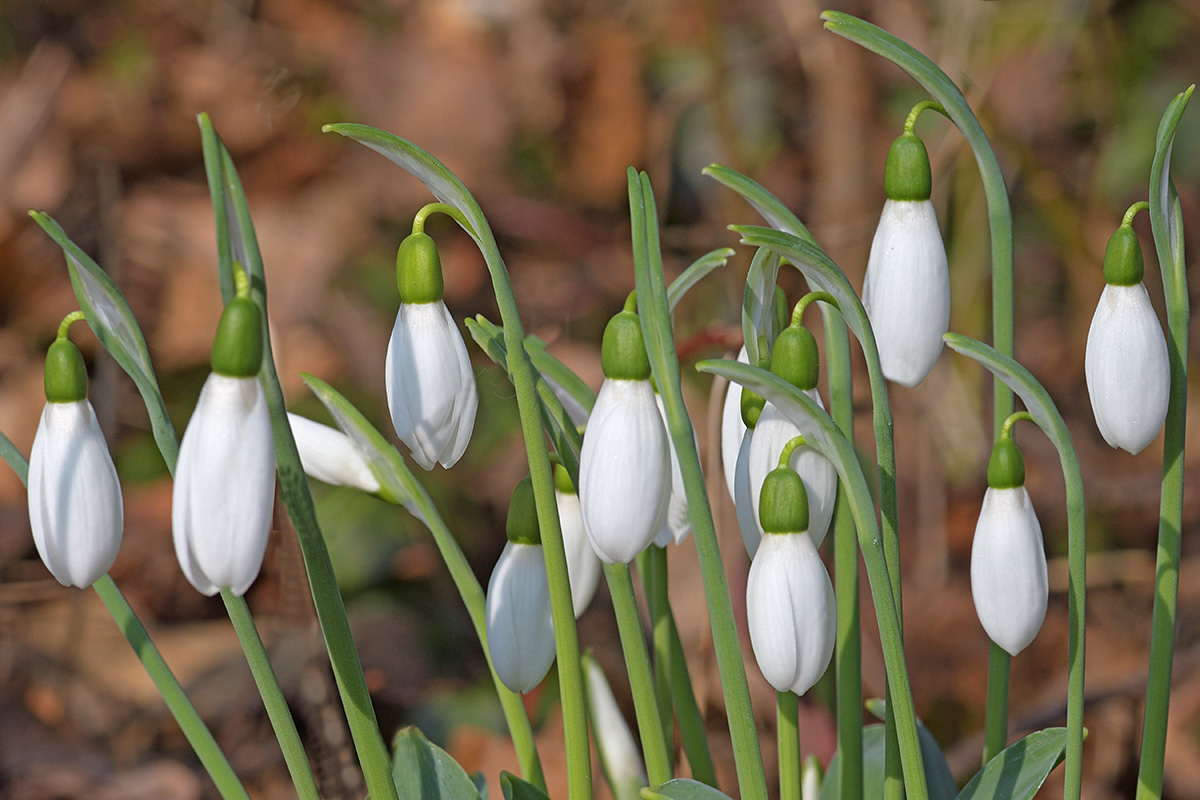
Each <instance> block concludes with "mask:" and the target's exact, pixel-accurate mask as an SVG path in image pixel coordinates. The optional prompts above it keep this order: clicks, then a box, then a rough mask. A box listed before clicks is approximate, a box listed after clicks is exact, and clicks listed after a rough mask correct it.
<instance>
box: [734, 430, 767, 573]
mask: <svg viewBox="0 0 1200 800" xmlns="http://www.w3.org/2000/svg"><path fill="white" fill-rule="evenodd" d="M753 434H754V431H751V430H747V431H746V433H745V434H743V435H742V446H741V447H739V448H738V457H737V464H736V465H735V466H734V470H733V475H734V482H733V505H734V509H735V510H736V511H737V521H738V530H739V531H741V533H742V544H744V545H745V546H746V552H747V553H748V554H749V556H750V558H754V553H755V552H756V551H757V550H758V542H759V540H760V539H761V538H762V526H761V525H760V524H759V519H758V514H756V513H755V512H754V507H755V504H754V503H753V502H751V500H750V496H751V494H752V491H751V488H750V443H751V440H752V439H753V438H754V437H753Z"/></svg>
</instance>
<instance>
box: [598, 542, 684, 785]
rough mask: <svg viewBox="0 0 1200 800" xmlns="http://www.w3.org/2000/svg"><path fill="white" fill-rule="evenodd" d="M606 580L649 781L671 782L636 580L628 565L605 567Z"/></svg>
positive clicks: (609, 565) (669, 764) (655, 782)
mask: <svg viewBox="0 0 1200 800" xmlns="http://www.w3.org/2000/svg"><path fill="white" fill-rule="evenodd" d="M604 577H605V578H607V579H608V590H609V593H610V594H611V595H612V601H613V611H614V612H616V615H617V629H618V631H620V634H621V649H622V650H623V651H624V653H625V667H626V669H628V670H629V686H630V689H631V690H632V691H633V708H634V711H635V712H636V713H637V723H638V735H639V736H640V737H641V740H642V754H643V756H644V758H645V759H646V777H647V778H649V779H650V783H651V785H658V784H660V783H666V782H667V781H669V780H671V758H670V756H669V755H668V754H667V746H666V740H665V739H664V737H663V725H662V720H661V719H660V718H659V715H658V702H657V700H656V699H655V696H654V677H653V675H652V674H651V670H650V653H649V652H648V651H647V650H646V639H645V636H644V635H643V633H642V620H641V617H640V616H639V615H638V608H637V599H636V598H635V597H634V594H633V578H632V577H631V576H630V574H629V565H628V564H605V565H604Z"/></svg>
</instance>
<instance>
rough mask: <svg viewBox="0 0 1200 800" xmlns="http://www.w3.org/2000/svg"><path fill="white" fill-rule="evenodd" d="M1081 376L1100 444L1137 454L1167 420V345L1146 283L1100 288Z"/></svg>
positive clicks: (1168, 377) (1168, 388)
mask: <svg viewBox="0 0 1200 800" xmlns="http://www.w3.org/2000/svg"><path fill="white" fill-rule="evenodd" d="M1083 372H1084V375H1085V376H1086V378H1087V387H1088V396H1089V397H1090V398H1091V400H1092V413H1093V414H1095V416H1096V427H1098V428H1099V429H1100V433H1101V434H1102V435H1103V436H1104V441H1106V442H1108V443H1109V445H1111V446H1112V447H1120V448H1122V449H1124V450H1128V451H1129V452H1130V453H1137V452H1139V451H1140V450H1142V449H1143V448H1144V447H1145V446H1146V445H1148V444H1150V442H1152V441H1154V437H1156V436H1157V435H1158V431H1159V429H1161V428H1162V426H1163V421H1164V420H1165V419H1166V418H1167V401H1168V399H1169V395H1170V391H1171V371H1170V366H1169V365H1168V363H1167V342H1166V340H1165V339H1164V338H1163V332H1162V328H1161V327H1159V323H1158V317H1157V316H1156V315H1155V313H1154V307H1153V306H1152V305H1151V304H1150V296H1149V295H1148V294H1147V293H1146V285H1145V284H1144V283H1137V284H1134V285H1133V286H1113V285H1111V284H1109V285H1106V286H1105V287H1104V292H1103V293H1102V294H1101V295H1100V302H1099V304H1098V305H1097V306H1096V313H1095V315H1094V316H1093V317H1092V327H1091V328H1090V329H1089V330H1088V339H1087V352H1086V354H1085V355H1084V361H1083Z"/></svg>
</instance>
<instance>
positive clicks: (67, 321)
mask: <svg viewBox="0 0 1200 800" xmlns="http://www.w3.org/2000/svg"><path fill="white" fill-rule="evenodd" d="M83 319H86V317H85V316H84V313H83V312H82V311H72V312H71V313H70V314H67V315H66V316H65V317H63V319H62V322H60V323H58V337H57V338H59V339H66V338H67V335H68V333H69V332H70V330H71V326H72V325H74V324H75V323H76V322H79V321H80V320H83Z"/></svg>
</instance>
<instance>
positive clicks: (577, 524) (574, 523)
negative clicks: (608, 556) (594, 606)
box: [554, 490, 600, 619]
mask: <svg viewBox="0 0 1200 800" xmlns="http://www.w3.org/2000/svg"><path fill="white" fill-rule="evenodd" d="M554 499H555V501H556V503H557V505H558V520H559V523H560V524H561V525H562V538H563V547H564V548H565V549H566V551H567V577H568V579H569V580H570V582H571V604H572V606H574V609H575V618H576V619H579V616H580V615H581V614H582V613H583V612H584V611H585V610H587V607H588V606H589V605H590V604H591V602H592V598H593V597H595V596H596V586H597V585H598V584H599V583H600V559H599V558H597V557H596V554H595V553H594V552H593V551H592V545H591V544H590V543H589V542H588V538H587V532H586V531H584V529H583V512H582V511H581V510H580V508H579V495H577V494H571V493H569V492H560V491H557V490H555V492H554Z"/></svg>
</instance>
